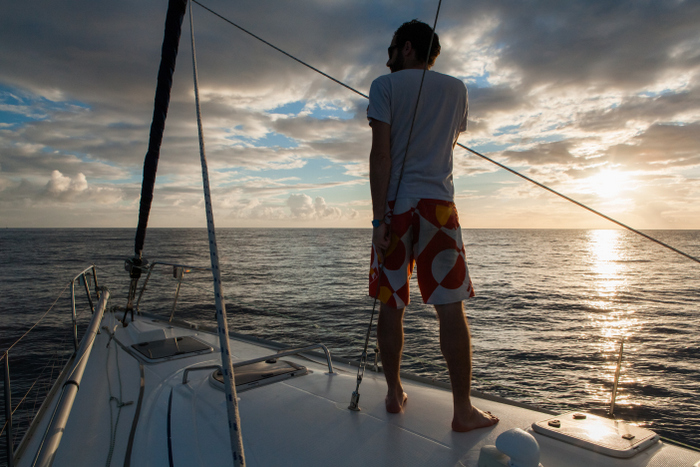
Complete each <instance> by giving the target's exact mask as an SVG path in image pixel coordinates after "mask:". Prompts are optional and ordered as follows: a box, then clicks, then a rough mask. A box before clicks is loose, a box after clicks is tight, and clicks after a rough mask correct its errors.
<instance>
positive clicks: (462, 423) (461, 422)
mask: <svg viewBox="0 0 700 467" xmlns="http://www.w3.org/2000/svg"><path fill="white" fill-rule="evenodd" d="M496 423H498V417H496V416H495V415H492V414H491V412H484V411H482V410H479V409H477V408H476V407H474V406H472V409H471V413H470V414H469V415H468V416H467V417H464V418H458V417H457V414H455V416H454V418H453V419H452V429H453V430H454V431H458V432H460V433H463V432H465V431H471V430H476V429H477V428H486V427H489V426H493V425H495V424H496Z"/></svg>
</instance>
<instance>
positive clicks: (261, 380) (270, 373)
mask: <svg viewBox="0 0 700 467" xmlns="http://www.w3.org/2000/svg"><path fill="white" fill-rule="evenodd" d="M307 373H308V370H307V369H306V367H305V366H301V365H297V364H296V363H292V362H289V361H286V360H267V361H264V362H258V363H251V364H249V365H243V366H240V367H237V368H235V369H234V374H235V376H236V390H237V391H239V392H240V391H245V390H247V389H252V388H254V387H258V386H262V385H265V384H270V383H274V382H277V381H280V380H283V379H288V378H293V377H295V376H302V375H305V374H307ZM212 380H213V384H214V385H215V386H216V387H217V388H219V389H221V390H223V386H224V376H223V375H222V374H221V370H216V371H215V372H214V373H213V374H212Z"/></svg>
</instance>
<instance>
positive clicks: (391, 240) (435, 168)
mask: <svg viewBox="0 0 700 467" xmlns="http://www.w3.org/2000/svg"><path fill="white" fill-rule="evenodd" d="M431 39H432V47H431V46H430V44H431ZM429 47H430V49H431V50H430V54H428V48H429ZM439 53H440V43H439V41H438V36H437V34H433V30H432V28H431V27H430V26H428V25H427V24H425V23H422V22H419V21H416V20H413V21H410V22H408V23H405V24H403V25H402V26H401V27H399V29H397V30H396V32H395V33H394V37H393V39H392V41H391V45H390V46H389V60H388V61H387V63H386V65H387V66H388V67H389V69H390V70H391V74H389V75H384V76H381V77H379V78H377V79H376V80H374V82H373V83H372V87H371V89H370V97H369V99H370V100H369V107H368V109H367V118H368V119H369V122H370V126H371V127H372V150H371V152H370V157H369V158H370V169H369V171H370V174H369V178H370V188H371V192H372V206H373V214H374V220H373V221H372V225H373V227H374V230H373V233H372V269H371V271H370V287H369V288H370V295H372V296H373V297H377V298H378V299H379V301H380V302H381V305H380V311H379V320H378V323H377V340H378V343H379V349H380V352H381V356H382V364H383V368H384V374H385V376H386V381H387V386H388V391H387V396H386V401H385V402H386V410H387V411H388V412H391V413H399V412H402V411H403V409H404V406H405V404H406V402H407V399H408V396H407V395H406V393H405V392H404V391H403V387H402V385H401V378H400V376H399V371H400V366H401V354H402V351H403V315H404V310H405V307H406V305H407V304H408V302H409V291H408V279H409V277H410V275H411V274H412V272H413V265H414V263H415V264H417V267H418V285H419V287H420V290H421V295H422V298H423V301H424V302H425V303H429V304H433V305H434V306H435V310H436V311H437V317H438V321H439V324H440V348H441V350H442V353H443V355H444V357H445V360H446V361H447V366H448V369H449V372H450V381H451V383H452V394H453V400H454V416H453V419H452V429H453V430H455V431H469V430H473V429H476V428H482V427H487V426H491V425H494V424H495V423H497V422H498V418H496V417H494V416H493V415H491V414H490V413H488V412H483V411H481V410H479V409H477V408H476V407H474V406H472V404H471V399H470V394H469V393H470V389H471V342H470V335H469V327H468V323H467V320H466V317H465V315H464V307H463V305H462V300H464V299H466V298H469V297H472V296H474V292H473V290H472V284H471V280H470V278H469V271H468V270H467V263H466V259H465V252H464V245H463V242H462V232H461V229H460V227H459V220H458V218H457V210H456V208H455V205H454V202H453V201H454V186H453V184H452V165H453V164H452V157H453V156H452V150H453V148H454V145H455V144H456V142H457V138H458V137H459V134H460V132H462V131H464V130H466V127H467V89H466V87H465V86H464V83H462V81H460V80H458V79H456V78H453V77H450V76H447V75H443V74H440V73H436V72H433V71H426V72H425V77H424V80H423V73H424V70H427V69H429V68H430V67H432V65H433V64H434V63H435V58H436V57H437V56H438V54H439ZM426 57H428V60H427V63H426ZM421 83H422V84H421ZM419 95H420V98H419V103H418V106H417V107H416V100H417V99H418V96H419ZM409 135H410V141H409Z"/></svg>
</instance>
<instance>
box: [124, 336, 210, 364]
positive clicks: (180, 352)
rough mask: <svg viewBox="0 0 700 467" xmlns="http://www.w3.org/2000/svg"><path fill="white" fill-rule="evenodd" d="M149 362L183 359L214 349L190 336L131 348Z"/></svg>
mask: <svg viewBox="0 0 700 467" xmlns="http://www.w3.org/2000/svg"><path fill="white" fill-rule="evenodd" d="M131 347H132V348H134V349H135V350H137V351H138V352H139V353H140V354H141V355H143V356H144V357H146V358H147V359H149V360H161V359H167V358H174V357H185V356H191V355H199V354H203V353H209V352H213V351H214V349H213V348H212V347H211V346H210V345H208V344H205V343H204V342H202V341H200V340H199V339H195V338H194V337H192V336H182V337H171V338H169V339H159V340H155V341H148V342H141V343H139V344H133V345H132V346H131Z"/></svg>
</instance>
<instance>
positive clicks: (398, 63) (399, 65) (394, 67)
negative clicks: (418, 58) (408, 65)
mask: <svg viewBox="0 0 700 467" xmlns="http://www.w3.org/2000/svg"><path fill="white" fill-rule="evenodd" d="M403 64H404V58H403V54H402V53H401V51H400V50H397V51H396V60H394V63H392V64H391V66H390V67H389V69H390V70H391V72H392V73H396V72H397V71H401V70H403Z"/></svg>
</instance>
